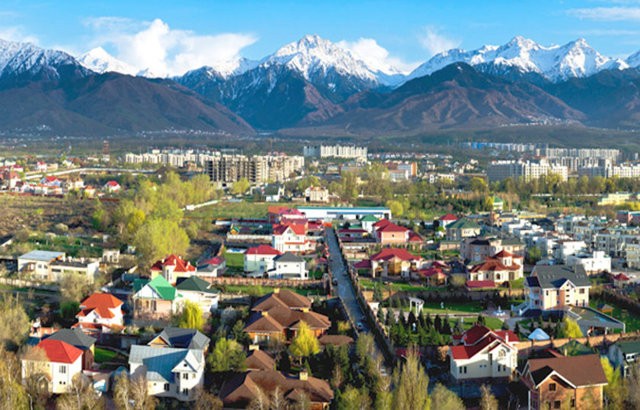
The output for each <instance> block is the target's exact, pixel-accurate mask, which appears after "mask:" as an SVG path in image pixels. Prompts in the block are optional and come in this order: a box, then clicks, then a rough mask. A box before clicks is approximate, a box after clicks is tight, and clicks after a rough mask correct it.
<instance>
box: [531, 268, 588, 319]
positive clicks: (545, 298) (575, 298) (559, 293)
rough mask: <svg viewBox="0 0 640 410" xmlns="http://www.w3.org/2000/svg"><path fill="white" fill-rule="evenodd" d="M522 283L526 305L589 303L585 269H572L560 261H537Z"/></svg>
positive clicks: (549, 306)
mask: <svg viewBox="0 0 640 410" xmlns="http://www.w3.org/2000/svg"><path fill="white" fill-rule="evenodd" d="M524 286H525V304H526V309H535V310H561V309H564V307H566V306H570V305H574V306H589V289H590V288H591V282H589V278H588V277H587V275H586V274H585V273H584V272H574V271H573V270H572V269H570V268H568V267H566V266H563V265H555V266H543V265H536V266H535V268H534V269H533V272H532V273H531V276H528V277H527V278H525V281H524Z"/></svg>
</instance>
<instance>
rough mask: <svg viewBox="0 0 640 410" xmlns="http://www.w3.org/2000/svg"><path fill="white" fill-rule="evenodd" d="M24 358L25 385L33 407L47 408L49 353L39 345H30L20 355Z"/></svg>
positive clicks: (48, 395)
mask: <svg viewBox="0 0 640 410" xmlns="http://www.w3.org/2000/svg"><path fill="white" fill-rule="evenodd" d="M20 358H21V359H22V372H23V374H24V376H25V377H24V379H23V385H24V388H25V391H26V393H27V396H28V397H29V402H30V404H31V407H35V408H45V407H46V404H47V400H48V399H49V397H50V396H51V394H50V393H49V379H48V376H47V374H48V373H49V372H48V370H49V369H48V367H49V364H48V361H49V359H48V358H47V354H46V352H45V351H44V350H42V349H41V348H39V347H35V346H29V347H26V348H25V349H24V351H23V352H22V354H21V355H20Z"/></svg>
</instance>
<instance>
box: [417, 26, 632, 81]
mask: <svg viewBox="0 0 640 410" xmlns="http://www.w3.org/2000/svg"><path fill="white" fill-rule="evenodd" d="M455 62H465V63H468V64H470V65H472V66H478V68H479V69H481V70H488V71H493V72H499V71H501V70H509V69H514V68H515V69H518V70H520V71H521V72H523V73H536V74H540V75H541V76H543V77H544V78H546V79H547V80H550V81H553V82H557V81H562V80H566V79H568V78H572V77H587V76H590V75H593V74H595V73H597V72H599V71H601V70H606V69H625V68H628V64H627V63H626V62H624V61H623V60H619V59H612V58H609V57H605V56H603V55H601V54H600V53H598V52H597V51H596V50H595V49H593V48H592V47H591V46H590V45H589V44H587V42H586V41H585V40H584V39H578V40H576V41H572V42H569V43H567V44H565V45H563V46H550V47H544V46H541V45H540V44H538V43H536V42H535V41H533V40H530V39H526V38H524V37H521V36H517V37H514V38H513V39H512V40H511V41H509V42H508V43H507V44H505V45H502V46H490V45H487V46H483V47H481V48H479V49H477V50H472V51H465V50H461V49H453V50H448V51H444V52H442V53H440V54H437V55H435V56H433V57H432V58H431V59H430V60H429V61H427V62H426V63H424V64H422V65H421V66H420V67H418V68H416V69H415V70H414V71H413V72H412V73H411V74H409V76H408V79H413V78H417V77H422V76H425V75H427V74H431V73H433V72H435V71H437V70H440V69H442V68H444V67H445V66H447V65H449V64H452V63H455Z"/></svg>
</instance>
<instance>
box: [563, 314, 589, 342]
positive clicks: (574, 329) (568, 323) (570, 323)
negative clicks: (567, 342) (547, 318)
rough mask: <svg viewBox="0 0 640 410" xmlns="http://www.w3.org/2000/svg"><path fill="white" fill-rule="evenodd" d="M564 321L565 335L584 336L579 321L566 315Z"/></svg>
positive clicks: (570, 336)
mask: <svg viewBox="0 0 640 410" xmlns="http://www.w3.org/2000/svg"><path fill="white" fill-rule="evenodd" d="M562 323H563V325H564V332H565V337H568V338H571V339H577V338H580V337H583V336H584V335H583V334H582V330H581V329H580V326H579V325H578V322H576V321H575V320H573V319H570V318H569V317H565V318H564V320H563V321H562Z"/></svg>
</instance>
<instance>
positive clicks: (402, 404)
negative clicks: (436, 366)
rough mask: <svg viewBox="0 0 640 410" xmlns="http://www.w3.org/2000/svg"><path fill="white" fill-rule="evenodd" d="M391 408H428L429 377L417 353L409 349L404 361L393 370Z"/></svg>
mask: <svg viewBox="0 0 640 410" xmlns="http://www.w3.org/2000/svg"><path fill="white" fill-rule="evenodd" d="M394 380H395V381H394V385H395V386H396V388H395V390H394V392H393V408H394V409H396V410H429V408H430V405H431V399H430V398H429V393H428V392H427V388H428V387H429V377H428V376H427V374H426V373H425V371H424V368H423V367H422V365H421V364H420V359H419V357H418V353H417V352H416V351H415V350H414V349H409V352H408V354H407V358H406V361H405V363H404V364H403V365H399V366H398V368H397V369H396V371H395V372H394Z"/></svg>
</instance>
